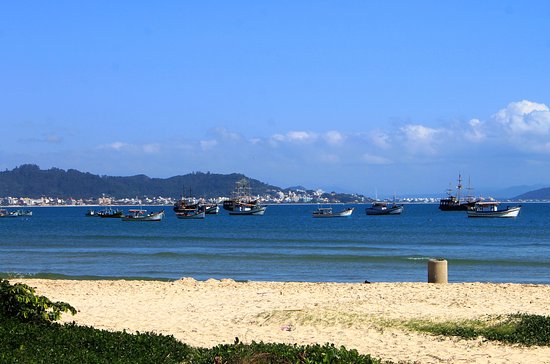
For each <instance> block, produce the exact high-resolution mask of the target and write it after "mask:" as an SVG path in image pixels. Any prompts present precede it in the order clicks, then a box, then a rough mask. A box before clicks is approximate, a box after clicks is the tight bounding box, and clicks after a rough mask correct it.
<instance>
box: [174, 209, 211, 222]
mask: <svg viewBox="0 0 550 364" xmlns="http://www.w3.org/2000/svg"><path fill="white" fill-rule="evenodd" d="M176 216H177V218H178V219H190V220H193V219H204V217H205V212H204V211H201V212H198V211H197V212H191V213H185V212H184V213H181V212H178V213H176Z"/></svg>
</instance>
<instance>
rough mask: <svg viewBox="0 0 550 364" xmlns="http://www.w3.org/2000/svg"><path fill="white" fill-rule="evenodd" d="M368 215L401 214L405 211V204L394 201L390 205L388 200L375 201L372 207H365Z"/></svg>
mask: <svg viewBox="0 0 550 364" xmlns="http://www.w3.org/2000/svg"><path fill="white" fill-rule="evenodd" d="M365 212H366V213H367V215H399V214H401V213H402V212H403V205H398V204H396V203H393V204H391V205H388V203H387V202H383V201H375V202H373V203H372V206H371V207H367V208H366V209H365Z"/></svg>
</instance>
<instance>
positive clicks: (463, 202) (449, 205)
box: [439, 174, 479, 211]
mask: <svg viewBox="0 0 550 364" xmlns="http://www.w3.org/2000/svg"><path fill="white" fill-rule="evenodd" d="M468 190H471V188H470V187H468ZM461 191H462V177H461V175H460V174H458V185H457V186H456V194H455V195H453V194H452V189H450V188H449V189H448V190H447V197H446V198H442V199H441V200H439V209H440V210H441V211H469V210H473V209H474V207H475V204H476V202H478V201H479V200H478V199H476V198H475V197H473V196H468V197H467V198H466V199H462V198H461V196H460V194H461Z"/></svg>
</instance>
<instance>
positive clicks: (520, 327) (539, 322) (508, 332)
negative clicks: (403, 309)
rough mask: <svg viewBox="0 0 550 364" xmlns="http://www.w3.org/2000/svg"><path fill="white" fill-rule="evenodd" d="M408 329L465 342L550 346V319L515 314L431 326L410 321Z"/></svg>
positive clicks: (407, 324)
mask: <svg viewBox="0 0 550 364" xmlns="http://www.w3.org/2000/svg"><path fill="white" fill-rule="evenodd" d="M405 326H406V327H407V328H409V329H412V330H416V331H421V332H427V333H431V334H434V335H444V336H458V337H461V338H464V339H475V338H477V337H483V338H485V339H487V340H495V341H501V342H504V343H509V344H521V345H540V346H546V345H550V316H540V315H528V314H515V315H506V316H499V317H496V318H494V319H491V320H487V321H483V320H468V321H462V322H443V323H434V322H428V321H410V322H407V323H406V324H405Z"/></svg>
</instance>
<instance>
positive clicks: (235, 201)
mask: <svg viewBox="0 0 550 364" xmlns="http://www.w3.org/2000/svg"><path fill="white" fill-rule="evenodd" d="M250 190H251V188H250V182H249V181H248V179H246V178H243V179H241V180H239V181H237V182H236V187H235V190H234V191H233V196H232V198H231V199H229V200H225V201H224V202H223V205H222V206H223V208H224V210H228V211H229V214H230V215H263V214H264V212H265V210H266V209H267V207H266V206H263V205H261V204H260V201H259V199H257V198H254V197H252V196H251V194H250Z"/></svg>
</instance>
